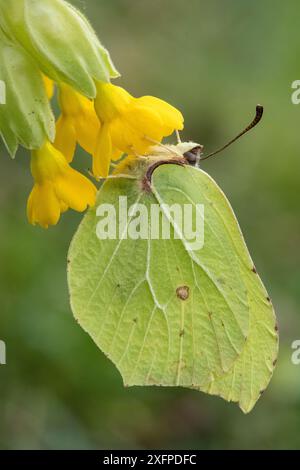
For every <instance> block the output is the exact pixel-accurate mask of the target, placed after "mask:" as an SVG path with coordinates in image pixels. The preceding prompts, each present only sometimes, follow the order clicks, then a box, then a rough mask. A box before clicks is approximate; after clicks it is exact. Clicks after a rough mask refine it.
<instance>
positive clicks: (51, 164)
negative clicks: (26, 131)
mask: <svg viewBox="0 0 300 470" xmlns="http://www.w3.org/2000/svg"><path fill="white" fill-rule="evenodd" d="M31 172H32V175H33V177H34V180H35V185H34V187H33V190H32V192H31V194H30V196H29V199H28V204H27V215H28V219H29V221H30V222H31V223H32V224H36V223H38V224H40V225H41V226H42V227H48V226H49V225H55V224H56V223H57V222H58V220H59V218H60V214H61V213H62V212H65V211H66V210H67V209H68V208H69V207H70V208H72V209H75V210H77V211H80V212H82V211H83V210H85V209H86V208H87V206H92V205H94V203H95V199H96V188H95V186H94V185H93V183H92V182H91V181H90V180H89V179H88V178H86V177H85V176H83V175H81V174H80V173H79V172H77V171H76V170H74V169H73V168H71V167H70V166H69V165H68V163H67V161H66V159H65V157H64V155H63V154H62V153H61V152H60V151H59V150H57V149H56V148H55V147H54V146H53V145H52V144H50V142H48V141H47V142H45V144H44V146H43V147H42V148H41V149H39V150H35V151H33V152H32V159H31Z"/></svg>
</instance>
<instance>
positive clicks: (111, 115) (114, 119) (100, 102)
mask: <svg viewBox="0 0 300 470" xmlns="http://www.w3.org/2000/svg"><path fill="white" fill-rule="evenodd" d="M96 86H97V97H96V99H95V109H96V112H97V115H98V117H99V119H100V121H101V124H102V125H106V124H107V125H109V129H110V137H111V146H112V150H110V152H109V153H110V154H111V155H112V154H114V152H115V151H120V152H124V153H133V154H145V153H146V152H147V151H148V150H149V148H150V147H151V146H152V145H153V144H155V143H157V142H161V140H162V139H163V137H165V136H168V135H170V134H172V132H174V130H181V129H183V116H182V114H181V113H180V112H179V111H178V110H177V109H176V108H174V107H173V106H171V105H169V104H168V103H166V102H165V101H162V100H160V99H158V98H155V97H152V96H143V97H142V98H134V97H133V96H131V95H130V94H129V93H128V92H127V91H126V90H124V89H123V88H121V87H116V86H115V85H112V84H111V83H109V84H107V83H101V82H98V83H97V84H96ZM102 142H104V140H103V139H102ZM103 147H104V144H103V143H102V147H100V143H98V148H97V151H96V154H98V158H97V159H95V161H97V160H100V156H99V155H100V153H102V154H103V153H104V154H105V155H108V152H107V151H106V152H104V151H103ZM99 148H100V150H101V152H100V151H99ZM110 158H111V157H110ZM105 161H106V160H105ZM106 166H108V162H107V161H106Z"/></svg>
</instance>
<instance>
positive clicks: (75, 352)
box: [0, 0, 300, 449]
mask: <svg viewBox="0 0 300 470" xmlns="http://www.w3.org/2000/svg"><path fill="white" fill-rule="evenodd" d="M73 3H74V5H76V6H78V7H79V8H81V10H83V11H84V12H85V13H86V14H87V16H88V17H89V18H90V19H91V20H92V23H93V25H94V27H95V29H96V31H97V32H98V33H99V36H100V38H101V40H102V42H103V43H104V44H105V45H106V46H107V48H108V49H109V50H110V52H111V54H112V57H113V59H114V61H115V63H116V65H117V67H118V68H119V70H120V71H121V72H122V75H123V77H122V78H121V79H120V80H119V83H120V84H122V85H123V86H125V87H126V88H127V89H128V90H129V91H130V92H132V93H133V94H135V95H142V94H153V95H156V96H159V97H161V98H163V99H165V100H167V101H169V102H171V103H172V104H174V105H175V106H177V107H178V108H180V109H181V110H182V111H183V113H184V115H185V120H186V127H185V131H184V138H185V139H192V140H195V141H198V142H200V143H202V144H204V145H205V146H206V149H207V151H210V150H214V149H215V148H216V147H218V146H220V145H221V144H223V143H225V141H227V139H228V138H231V137H233V136H234V135H235V134H236V133H237V132H238V131H240V130H241V129H242V128H243V127H244V125H246V124H247V123H248V122H250V120H251V118H252V116H253V114H254V111H255V105H256V104H257V103H261V104H263V105H264V106H265V115H264V119H263V122H262V123H261V124H260V125H259V126H258V127H257V128H256V129H255V130H254V131H252V132H251V133H249V134H248V135H247V136H245V137H243V138H242V139H241V140H240V141H239V142H238V143H236V144H235V146H233V147H232V148H230V150H229V149H228V150H227V151H225V152H224V153H223V154H222V155H219V156H218V157H215V158H214V159H211V160H208V161H207V163H206V162H205V164H204V163H203V168H204V169H205V170H206V171H208V172H209V173H210V174H211V175H212V176H213V177H214V178H215V179H216V181H217V182H218V183H219V185H220V186H221V187H222V188H223V190H224V191H225V193H226V194H227V196H228V198H229V199H230V201H231V203H232V206H233V208H234V210H235V213H236V215H237V217H238V219H239V222H240V224H241V227H242V230H243V232H244V235H245V238H246V241H247V244H248V247H249V249H250V252H251V254H252V256H253V259H254V261H255V264H256V266H257V269H258V271H259V273H260V274H261V276H262V278H263V280H264V282H265V285H266V287H267V289H268V291H269V293H270V295H271V297H272V299H273V303H274V305H275V307H276V311H277V315H278V320H279V326H280V333H281V343H280V344H281V347H280V356H279V361H278V366H277V368H276V371H275V374H274V377H273V380H272V382H271V384H270V386H269V388H268V389H267V391H266V393H265V394H264V396H263V397H262V398H261V399H260V400H259V402H258V403H257V405H256V407H255V408H254V410H253V411H252V413H250V414H249V415H247V416H244V415H243V414H242V412H241V411H240V410H239V409H238V407H237V406H236V405H234V404H227V403H225V402H223V401H222V400H221V399H219V398H216V397H210V396H206V395H204V394H200V393H198V392H193V391H187V390H179V389H163V388H151V387H149V388H131V389H130V388H129V389H124V388H123V386H122V381H121V377H120V376H119V374H118V372H117V370H116V369H115V367H114V366H113V365H112V364H111V363H110V362H109V361H108V360H107V359H106V358H105V357H104V355H103V354H102V353H101V352H100V351H99V350H98V349H97V347H96V346H95V345H94V343H93V342H92V340H91V339H90V338H89V336H88V335H87V334H86V333H84V332H83V330H81V328H80V327H79V326H78V325H77V324H76V322H75V321H74V319H73V317H72V313H71V310H70V307H69V302H68V292H67V282H66V254H67V250H68V245H69V243H70V240H71V238H72V235H73V233H74V232H75V230H76V227H77V225H78V223H79V222H80V219H81V215H80V214H75V213H71V212H69V213H67V214H66V215H64V216H63V218H62V220H61V222H60V224H59V225H58V226H57V227H55V228H52V229H49V230H48V231H45V230H42V229H40V228H37V227H31V226H30V225H29V224H28V223H27V220H26V216H25V207H26V197H27V195H28V193H29V191H30V189H31V185H32V181H31V176H30V173H29V165H28V164H29V157H28V154H27V153H25V152H21V151H20V152H19V153H18V155H17V158H16V160H15V161H12V160H10V158H9V157H8V155H7V153H6V151H5V150H4V148H3V147H1V171H0V299H1V304H0V306H1V311H0V312H1V314H0V339H2V340H4V341H5V342H6V345H7V365H5V366H4V365H3V366H0V448H2V449H66V448H68V449H75V448H80V449H94V448H122V449H125V448H132V449H133V448H134V449H137V448H165V449H166V448H170V449H176V448H186V449H188V448H190V449H202V448H207V449H213V448H225V449H231V448H235V449H238V448H268V449H270V448H300V366H298V367H297V366H295V365H293V364H292V363H291V353H292V349H291V343H292V341H294V340H295V339H300V250H299V246H300V217H299V203H300V185H299V182H300V141H299V139H300V131H299V129H300V127H299V123H300V105H299V106H295V105H293V104H292V103H291V92H292V90H291V83H292V82H293V81H294V80H296V79H300V38H299V15H300V2H299V1H298V0H287V1H286V2H282V1H280V0H252V1H251V2H249V1H247V2H241V1H240V0H226V1H224V0H210V1H204V0H189V1H188V2H187V1H185V0H151V1H150V0H110V1H107V0H86V1H81V0H77V1H75V0H74V1H73ZM78 155H79V158H78V159H77V165H78V166H79V167H81V168H82V169H86V168H88V167H89V166H90V160H89V157H88V156H86V155H84V154H83V152H81V153H80V151H79V152H78Z"/></svg>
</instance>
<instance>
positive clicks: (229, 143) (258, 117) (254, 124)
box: [201, 104, 264, 162]
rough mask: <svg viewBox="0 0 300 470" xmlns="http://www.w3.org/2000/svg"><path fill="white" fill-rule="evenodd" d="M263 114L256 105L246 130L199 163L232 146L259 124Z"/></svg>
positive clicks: (262, 109) (259, 106) (261, 108)
mask: <svg viewBox="0 0 300 470" xmlns="http://www.w3.org/2000/svg"><path fill="white" fill-rule="evenodd" d="M263 113H264V108H263V106H261V105H260V104H258V105H257V106H256V114H255V118H254V119H253V121H252V122H251V124H249V126H247V127H246V129H244V130H243V131H242V132H240V134H238V135H237V136H236V137H235V138H234V139H232V140H231V141H230V142H228V144H226V145H224V146H223V147H221V148H220V149H218V150H216V151H215V152H212V153H210V154H209V155H206V156H205V157H203V158H201V162H203V160H206V159H207V158H209V157H212V156H213V155H216V154H217V153H220V152H222V151H223V150H225V149H226V148H227V147H229V146H230V145H231V144H233V143H234V142H235V141H236V140H238V139H239V138H240V137H242V135H244V134H246V133H247V132H249V131H250V130H251V129H253V127H255V126H256V125H257V124H258V123H259V121H260V120H261V118H262V115H263Z"/></svg>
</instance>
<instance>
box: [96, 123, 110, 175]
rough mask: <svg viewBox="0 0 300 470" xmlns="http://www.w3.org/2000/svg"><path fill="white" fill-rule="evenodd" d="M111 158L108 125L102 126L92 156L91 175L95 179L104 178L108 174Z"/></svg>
mask: <svg viewBox="0 0 300 470" xmlns="http://www.w3.org/2000/svg"><path fill="white" fill-rule="evenodd" d="M111 157H112V143H111V136H110V127H109V125H108V124H104V126H102V128H101V130H100V132H99V135H98V140H97V145H96V148H95V152H94V155H93V173H94V175H95V176H96V177H104V178H106V176H107V175H108V174H109V168H110V161H111Z"/></svg>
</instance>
